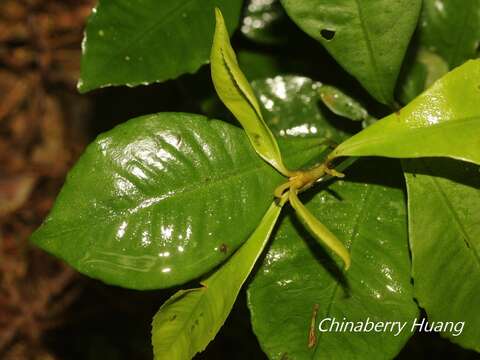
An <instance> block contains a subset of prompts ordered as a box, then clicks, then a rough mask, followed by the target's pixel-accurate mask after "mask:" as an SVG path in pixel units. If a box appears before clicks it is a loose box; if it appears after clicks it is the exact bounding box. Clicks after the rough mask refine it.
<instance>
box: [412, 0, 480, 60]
mask: <svg viewBox="0 0 480 360" xmlns="http://www.w3.org/2000/svg"><path fill="white" fill-rule="evenodd" d="M478 24H480V0H424V1H423V10H422V16H421V19H420V29H419V30H420V31H419V35H420V41H421V43H422V45H423V46H426V47H427V49H429V50H430V51H432V52H435V53H437V54H438V55H440V56H442V57H443V58H444V59H445V60H446V61H447V63H448V64H449V65H450V68H454V67H455V66H458V65H461V64H463V63H464V62H465V61H467V60H468V59H472V58H475V57H477V56H478V55H477V51H478V48H479V45H480V26H479V25H478Z"/></svg>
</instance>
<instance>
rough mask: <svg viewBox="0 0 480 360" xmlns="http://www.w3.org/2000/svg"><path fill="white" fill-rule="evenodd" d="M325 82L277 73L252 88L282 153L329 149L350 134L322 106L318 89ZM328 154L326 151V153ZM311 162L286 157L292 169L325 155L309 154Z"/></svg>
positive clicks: (254, 82)
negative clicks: (303, 149)
mask: <svg viewBox="0 0 480 360" xmlns="http://www.w3.org/2000/svg"><path fill="white" fill-rule="evenodd" d="M321 86H322V85H321V84H320V83H319V82H315V81H313V80H311V79H309V78H306V77H302V76H294V75H287V76H275V77H273V78H268V79H262V80H255V81H253V82H252V88H253V90H254V91H255V94H256V95H257V98H258V99H260V105H261V109H262V113H263V114H264V116H265V122H266V123H267V125H268V127H269V128H270V129H271V130H272V132H273V134H274V135H275V137H276V138H277V140H278V144H279V146H280V149H281V152H282V154H285V155H286V154H290V153H291V152H292V151H293V152H295V153H299V154H300V153H302V151H301V148H305V151H317V154H318V151H320V150H322V149H323V150H322V151H327V150H328V149H331V148H332V147H334V146H335V145H337V144H338V143H340V142H341V141H342V140H344V139H346V138H347V137H348V136H349V134H348V133H347V132H345V131H344V130H342V129H340V128H337V127H335V124H336V122H335V121H334V120H335V119H331V114H330V113H329V111H328V110H326V109H323V108H321V107H320V106H319V102H320V100H321V99H320V96H319V93H318V89H319V88H320V87H321ZM324 155H327V154H324ZM309 158H310V159H312V160H313V161H312V163H305V161H303V160H304V159H302V161H297V160H295V159H294V158H292V157H289V158H285V159H284V161H285V163H286V165H287V166H288V167H289V168H290V169H298V168H299V165H304V166H305V165H315V163H318V162H320V161H321V160H323V159H324V158H325V156H317V157H313V156H309Z"/></svg>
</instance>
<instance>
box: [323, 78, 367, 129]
mask: <svg viewBox="0 0 480 360" xmlns="http://www.w3.org/2000/svg"><path fill="white" fill-rule="evenodd" d="M318 92H319V94H320V98H321V99H322V101H323V103H324V104H325V105H326V106H327V107H328V108H329V109H330V111H332V112H333V113H334V114H337V115H338V116H342V117H345V118H347V119H350V120H353V121H364V120H367V119H368V118H369V117H370V116H369V115H368V112H367V110H365V108H364V107H363V106H362V105H361V104H360V103H359V102H357V101H356V100H354V99H353V98H351V97H350V96H348V95H347V94H345V93H344V92H343V91H341V90H340V89H338V88H336V87H334V86H328V85H322V86H321V87H320V88H319V89H318Z"/></svg>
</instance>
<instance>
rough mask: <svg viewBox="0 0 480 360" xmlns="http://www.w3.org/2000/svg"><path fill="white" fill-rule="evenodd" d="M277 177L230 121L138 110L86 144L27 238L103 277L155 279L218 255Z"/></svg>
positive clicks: (238, 239) (142, 284) (137, 281)
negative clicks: (47, 212)
mask: <svg viewBox="0 0 480 360" xmlns="http://www.w3.org/2000/svg"><path fill="white" fill-rule="evenodd" d="M283 181H284V180H283V178H282V177H281V176H280V175H279V174H278V173H277V172H276V171H275V170H274V169H273V168H272V167H271V166H269V165H268V164H267V163H265V162H264V161H263V160H262V159H260V158H259V157H258V156H257V154H256V153H255V151H254V150H253V149H252V147H251V146H250V143H249V141H248V139H247V137H246V136H245V133H244V131H243V130H241V129H239V128H237V127H235V126H232V125H229V124H226V123H224V122H221V121H217V120H208V119H207V118H205V117H202V116H198V115H190V114H180V113H163V114H158V115H150V116H145V117H141V118H137V119H134V120H131V121H129V122H127V123H125V124H122V125H120V126H118V127H116V128H114V129H113V130H111V131H109V132H107V133H105V134H103V135H101V136H100V137H98V138H97V140H96V141H95V142H94V143H92V144H91V145H90V146H89V147H88V148H87V150H86V152H85V153H84V154H83V155H82V157H81V158H80V160H79V161H78V163H77V164H76V165H75V167H74V168H73V169H72V171H71V172H70V174H69V176H68V178H67V181H66V184H65V186H64V187H63V189H62V191H61V193H60V195H59V197H58V199H57V201H56V203H55V206H54V208H53V210H52V212H51V214H50V215H49V217H48V218H47V220H46V221H45V223H44V224H43V225H42V227H41V228H40V229H39V230H37V232H35V233H34V235H33V239H34V242H35V243H36V244H38V245H39V246H40V247H42V248H43V249H45V250H47V251H49V252H51V253H53V254H55V255H57V256H59V257H61V258H62V259H64V260H66V261H67V262H68V263H69V264H71V265H72V266H73V267H75V268H76V269H78V270H79V271H81V272H83V273H85V274H87V275H89V276H91V277H94V278H98V279H101V280H103V281H105V282H107V283H112V284H116V285H121V286H124V287H129V288H136V289H147V288H149V289H150V288H165V287H169V286H173V285H177V284H180V283H184V282H186V281H188V280H190V279H193V278H195V277H198V276H200V275H202V274H204V273H205V272H207V271H208V270H210V269H212V268H213V267H214V266H216V265H218V264H219V263H221V262H222V261H224V260H225V259H226V258H227V257H228V256H229V254H231V253H232V251H233V250H235V249H236V248H237V247H238V246H239V245H240V244H242V243H243V242H244V241H245V240H246V239H247V238H248V236H249V234H250V233H251V232H252V231H253V230H254V229H255V228H256V226H257V225H258V223H259V221H260V220H261V218H262V216H263V214H264V212H265V211H266V209H267V208H268V206H269V204H270V203H271V201H272V198H273V195H272V194H273V190H274V189H275V187H276V186H278V185H279V184H280V183H281V182H283Z"/></svg>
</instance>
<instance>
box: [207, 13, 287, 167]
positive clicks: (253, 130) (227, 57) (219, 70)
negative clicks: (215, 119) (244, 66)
mask: <svg viewBox="0 0 480 360" xmlns="http://www.w3.org/2000/svg"><path fill="white" fill-rule="evenodd" d="M215 16H216V27H215V35H214V37H213V45H212V53H211V57H210V62H211V72H212V80H213V84H214V86H215V90H216V91H217V94H218V96H219V97H220V99H221V100H222V102H223V103H224V104H225V106H226V107H227V108H228V109H229V110H230V111H231V112H232V113H233V115H235V117H236V118H237V119H238V121H239V122H240V124H242V126H243V128H244V129H245V131H246V133H247V135H248V137H249V139H250V142H251V143H252V145H253V147H254V148H255V150H256V151H257V153H258V154H259V155H260V156H261V157H262V158H263V159H264V160H265V161H267V162H268V163H270V164H271V165H272V166H273V167H275V168H276V169H277V170H278V171H279V172H281V173H282V174H284V175H289V171H288V170H287V169H286V168H285V165H284V164H283V161H282V157H281V154H280V150H279V147H278V144H277V142H276V140H275V137H274V136H273V134H272V133H271V131H270V129H269V128H268V126H267V125H266V124H265V121H264V119H263V116H262V112H261V110H260V106H259V104H258V101H257V98H256V97H255V93H254V92H253V90H252V88H251V87H250V84H249V83H248V81H247V79H246V78H245V76H244V75H243V73H242V71H241V70H240V67H239V66H238V62H237V58H236V56H235V53H234V51H233V49H232V46H231V45H230V38H229V36H228V32H227V28H226V26H225V21H224V19H223V16H222V13H221V12H220V10H219V9H215Z"/></svg>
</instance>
